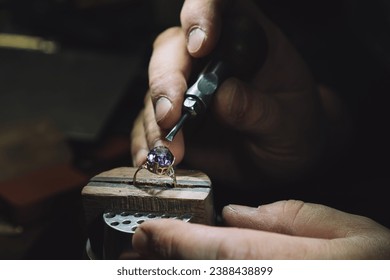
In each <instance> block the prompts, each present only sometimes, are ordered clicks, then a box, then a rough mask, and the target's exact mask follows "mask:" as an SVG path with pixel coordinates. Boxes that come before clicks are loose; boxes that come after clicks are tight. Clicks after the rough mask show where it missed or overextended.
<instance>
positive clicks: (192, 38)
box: [187, 27, 206, 53]
mask: <svg viewBox="0 0 390 280" xmlns="http://www.w3.org/2000/svg"><path fill="white" fill-rule="evenodd" d="M205 39H206V34H205V33H204V31H203V30H202V29H200V28H199V27H195V28H193V29H192V30H191V31H190V33H188V42H187V48H188V51H189V52H190V53H195V52H197V51H198V50H199V49H200V48H201V47H202V45H203V42H204V41H205Z"/></svg>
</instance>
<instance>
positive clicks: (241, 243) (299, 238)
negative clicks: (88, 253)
mask: <svg viewBox="0 0 390 280" xmlns="http://www.w3.org/2000/svg"><path fill="white" fill-rule="evenodd" d="M222 215H223V220H224V222H225V223H226V225H227V226H229V227H211V226H205V225H199V224H190V223H185V222H182V221H178V220H167V219H164V220H154V221H148V222H145V223H143V224H141V225H140V226H139V227H138V229H137V230H136V232H135V234H134V236H133V247H134V248H135V250H137V251H138V252H139V253H140V254H141V256H143V257H145V258H168V259H389V258H390V230H389V229H387V228H385V227H383V226H381V225H379V224H377V223H376V222H374V221H373V220H371V219H368V218H366V217H362V216H357V215H352V214H348V213H345V212H341V211H338V210H336V209H333V208H329V207H326V206H323V205H319V204H310V203H303V202H302V201H296V200H289V201H279V202H275V203H272V204H267V205H262V206H259V207H257V208H252V207H246V206H239V205H230V206H226V207H225V208H224V209H223V213H222Z"/></svg>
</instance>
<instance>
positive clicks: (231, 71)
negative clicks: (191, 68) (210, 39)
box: [165, 16, 267, 141]
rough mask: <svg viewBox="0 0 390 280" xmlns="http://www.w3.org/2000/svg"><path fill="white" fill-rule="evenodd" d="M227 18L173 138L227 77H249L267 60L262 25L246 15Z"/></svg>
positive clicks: (169, 137) (170, 137) (190, 91)
mask: <svg viewBox="0 0 390 280" xmlns="http://www.w3.org/2000/svg"><path fill="white" fill-rule="evenodd" d="M225 21H226V23H225V24H224V29H223V30H222V33H221V39H220V41H219V44H218V46H217V48H216V50H215V51H214V52H213V54H212V55H211V58H210V62H209V63H208V64H207V65H206V67H205V68H204V69H203V71H202V72H201V73H200V74H199V76H198V78H197V80H196V82H195V83H194V84H193V85H192V86H191V87H190V88H189V89H188V90H187V92H186V93H185V97H184V102H183V108H182V112H183V113H182V116H181V118H180V119H179V121H178V122H177V124H176V125H175V126H174V127H173V128H172V130H171V131H170V132H169V133H168V134H167V136H166V137H165V139H166V140H168V141H172V140H173V138H174V137H175V135H176V134H177V132H178V131H179V130H180V128H181V127H182V126H183V124H184V123H185V121H186V120H187V119H190V118H194V117H197V116H198V115H200V114H203V113H204V112H205V111H206V109H207V108H208V106H209V105H210V103H211V101H212V98H213V96H214V93H215V92H216V91H217V89H218V88H219V86H220V85H221V84H222V83H223V82H224V81H225V80H226V79H227V78H229V77H232V76H236V77H239V78H242V79H244V80H245V79H249V78H250V77H251V76H252V75H253V74H254V71H255V69H256V68H258V67H261V65H262V63H264V59H265V57H266V52H267V45H266V36H265V33H264V31H263V29H262V28H261V27H260V26H259V25H258V24H257V23H254V22H252V21H250V20H249V19H248V18H246V17H237V16H229V17H227V18H226V20H225ZM225 21H224V22H225Z"/></svg>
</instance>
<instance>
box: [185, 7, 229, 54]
mask: <svg viewBox="0 0 390 280" xmlns="http://www.w3.org/2000/svg"><path fill="white" fill-rule="evenodd" d="M226 2H228V1H222V0H200V1H199V0H186V1H185V2H184V4H183V8H182V10H181V14H180V20H181V25H182V28H183V30H184V33H185V34H186V37H187V49H188V52H189V53H190V54H191V55H192V56H193V57H203V56H205V55H207V54H209V53H210V52H211V51H212V50H213V49H214V47H215V45H216V43H217V41H218V39H219V35H220V29H221V16H222V10H223V6H224V5H225V3H226Z"/></svg>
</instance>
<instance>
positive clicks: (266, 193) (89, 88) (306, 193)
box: [0, 0, 390, 259]
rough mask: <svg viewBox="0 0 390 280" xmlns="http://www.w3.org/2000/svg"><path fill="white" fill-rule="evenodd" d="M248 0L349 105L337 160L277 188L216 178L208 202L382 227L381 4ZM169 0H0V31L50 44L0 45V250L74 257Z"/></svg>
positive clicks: (124, 161) (141, 88)
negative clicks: (94, 182) (98, 178)
mask: <svg viewBox="0 0 390 280" xmlns="http://www.w3.org/2000/svg"><path fill="white" fill-rule="evenodd" d="M258 2H259V6H260V7H261V8H262V10H263V11H264V12H265V13H266V14H267V15H268V16H269V17H270V18H271V19H272V20H273V21H274V22H276V23H277V24H278V25H279V26H280V27H281V29H282V30H283V31H284V32H285V33H286V35H287V36H288V37H289V38H290V39H291V41H292V42H293V44H294V45H295V46H296V48H297V49H298V51H299V52H300V53H301V54H302V56H303V57H304V59H305V60H306V61H307V63H308V64H309V66H310V68H311V69H312V71H313V74H314V76H315V79H316V80H317V81H318V82H319V83H323V84H326V85H327V86H329V87H330V88H332V89H333V90H335V91H336V92H338V93H339V94H340V96H341V97H342V99H343V100H344V102H345V103H346V104H348V110H349V112H350V116H351V121H352V124H353V125H352V130H351V132H349V138H348V140H347V142H346V144H345V145H344V146H343V149H342V150H341V151H340V152H339V156H338V158H337V160H332V161H330V162H326V161H325V162H324V165H323V166H321V167H320V168H319V170H318V172H316V173H314V174H313V175H311V176H308V178H305V179H304V180H300V181H298V182H294V183H291V184H289V185H287V186H285V187H284V188H283V189H280V188H274V189H272V188H261V189H260V190H259V191H258V192H257V193H254V194H251V193H248V192H240V193H237V191H234V192H233V191H232V192H229V191H226V189H225V188H223V187H222V186H221V187H218V182H216V186H215V200H216V206H217V209H218V210H219V209H220V208H221V207H222V205H224V204H227V203H242V204H247V205H253V206H255V205H258V204H261V203H267V202H272V201H275V200H280V199H289V198H294V199H302V200H305V201H310V202H316V203H322V204H326V205H329V206H333V207H336V208H338V209H340V210H343V211H347V212H351V213H356V214H360V215H365V216H369V217H371V218H373V219H375V220H377V221H378V222H380V223H382V224H384V225H386V226H389V225H390V221H389V220H390V219H389V215H388V213H389V212H390V211H389V210H390V209H389V208H390V207H389V205H390V203H389V202H388V199H387V198H388V196H387V195H386V190H387V189H388V188H389V185H390V184H389V183H390V180H389V179H390V175H389V171H388V169H389V163H388V160H389V155H390V153H389V144H388V143H389V140H390V139H389V136H388V133H387V130H388V120H389V117H388V104H389V103H388V101H389V97H388V96H389V94H390V92H389V91H390V84H389V80H390V79H389V70H390V7H389V6H390V5H389V4H387V2H385V1H380V0H375V1H370V2H369V4H368V3H367V1H347V0H345V1H336V0H331V1H315V2H314V1H306V0H297V1H282V0H276V1H275V0H274V1H268V0H266V1H258ZM168 3H169V4H168ZM181 4H182V1H169V2H168V1H159V0H154V1H141V0H138V1H137V0H127V1H126V0H111V1H109V0H106V1H105V0H101V1H86V0H84V1H82V0H79V1H77V0H73V1H72V0H62V1H61V0H57V1H55V0H51V1H50V0H13V1H6V0H0V33H1V34H22V35H26V36H38V37H40V38H43V39H44V40H48V41H51V42H54V43H55V45H56V46H57V50H56V51H55V52H52V53H45V52H44V51H42V50H38V51H37V50H25V49H17V48H12V47H4V46H3V47H0V168H1V170H3V171H0V190H1V191H2V194H3V197H2V196H0V225H2V226H0V258H3V259H81V258H85V253H84V251H85V240H86V235H85V231H84V228H83V226H84V225H83V219H82V216H83V210H82V207H81V201H80V200H81V198H80V191H81V189H82V187H83V186H84V184H85V183H86V182H87V181H88V179H89V178H90V177H92V176H93V175H95V174H97V173H99V172H100V171H104V170H107V169H110V168H113V167H117V166H130V165H131V158H130V151H129V134H130V131H131V127H132V123H133V121H134V118H135V116H136V115H137V114H138V112H139V110H140V109H141V108H142V104H143V97H144V94H145V92H146V89H147V84H148V80H147V66H148V62H149V57H150V54H151V45H152V42H153V39H154V38H155V36H156V35H157V34H158V33H160V32H161V31H163V30H164V29H166V28H167V27H169V26H173V25H178V24H179V13H180V8H181ZM0 38H1V37H0ZM0 42H1V40H0ZM42 127H44V129H41V128H42ZM34 128H36V129H34ZM29 135H30V136H29ZM31 135H33V136H31ZM11 136H12V137H11ZM7 139H8V140H7ZM9 139H11V140H9ZM12 139H13V140H12ZM7 141H8V142H7ZM42 143H44V144H42ZM26 147H27V148H26ZM57 167H58V168H57ZM2 172H3V173H2ZM49 173H51V174H54V175H53V176H49V175H47V174H49ZM62 174H65V176H66V177H67V178H70V179H69V182H68V181H67V182H65V183H64V180H61V178H62V177H61V175H62ZM59 182H62V184H63V186H62V187H57V186H58V185H61V184H60V183H59ZM27 185H28V188H27V190H26V186H27ZM42 186H46V187H45V188H43V187H42ZM41 189H42V192H41V193H40V191H39V190H41ZM34 190H36V191H34ZM43 193H44V194H43ZM10 197H12V199H10ZM32 197H36V198H34V199H32ZM248 197H250V198H248ZM21 201H23V203H22V202H21Z"/></svg>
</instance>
